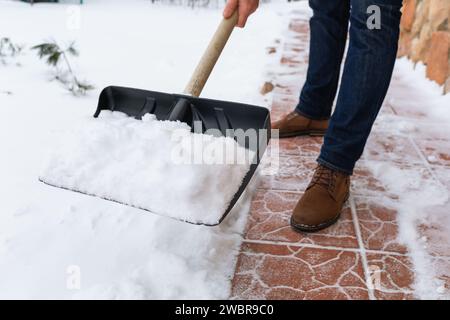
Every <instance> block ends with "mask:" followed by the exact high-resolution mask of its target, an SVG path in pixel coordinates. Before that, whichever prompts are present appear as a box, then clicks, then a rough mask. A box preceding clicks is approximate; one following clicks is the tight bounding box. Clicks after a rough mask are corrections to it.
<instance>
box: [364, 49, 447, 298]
mask: <svg viewBox="0 0 450 320" xmlns="http://www.w3.org/2000/svg"><path fill="white" fill-rule="evenodd" d="M442 92H443V90H442V87H439V86H438V85H437V84H436V83H434V82H432V81H430V80H427V79H426V77H425V67H424V66H423V65H421V64H420V63H419V64H417V65H415V66H414V64H413V63H412V62H411V61H409V60H407V59H406V58H401V59H399V60H398V61H397V63H396V68H395V71H394V78H393V81H392V85H391V88H390V93H389V94H388V97H387V98H386V104H387V105H389V106H391V107H393V109H394V110H397V112H395V113H394V114H389V113H384V114H381V115H380V116H379V118H378V119H377V123H376V124H375V128H374V131H375V132H378V133H380V132H385V133H388V134H390V135H394V136H396V137H401V138H407V141H408V142H407V143H408V144H411V145H412V146H413V147H414V149H415V150H414V154H417V155H418V157H419V161H418V162H417V163H414V162H413V161H410V160H411V159H408V156H409V155H408V153H406V154H404V155H401V154H396V155H395V156H396V157H398V158H399V159H401V158H402V156H404V157H405V158H404V159H402V160H401V162H400V163H398V162H396V161H393V159H390V158H389V156H388V155H386V159H384V160H385V161H370V160H368V161H366V165H367V166H368V168H369V169H370V170H371V171H372V174H373V176H374V177H376V178H377V179H378V180H379V181H381V182H382V183H383V185H384V187H385V188H386V190H385V194H390V196H388V197H384V201H383V202H384V205H386V207H388V208H394V209H395V210H396V211H397V221H398V227H399V230H398V232H399V234H398V240H399V242H400V243H402V244H404V245H405V246H406V247H407V248H408V254H409V255H410V257H411V261H412V264H413V269H412V270H413V271H414V278H415V280H414V294H415V296H416V297H417V298H420V299H450V290H449V288H448V287H447V285H448V283H447V284H446V283H445V282H446V280H445V278H447V277H448V276H449V274H450V271H449V270H448V269H447V270H441V269H440V267H439V265H440V264H439V263H436V261H438V260H441V259H443V260H444V261H448V257H446V256H445V255H443V256H440V255H439V254H437V252H436V251H437V250H436V247H442V248H449V247H450V217H449V214H448V213H449V208H450V190H449V188H448V186H446V185H445V183H443V181H444V180H443V179H447V178H446V177H444V176H443V175H442V174H441V175H440V174H439V173H438V172H440V169H441V167H440V165H437V163H438V159H437V158H436V157H435V156H434V155H432V156H426V155H425V154H424V153H423V150H424V148H425V149H426V148H427V146H428V145H433V144H434V143H436V144H437V145H440V146H441V147H440V148H439V150H442V149H443V148H445V147H442V146H445V145H446V143H448V138H449V137H450V122H449V120H450V109H449V107H450V94H447V95H443V94H442ZM419 145H420V147H419ZM401 148H406V147H405V146H401ZM399 150H401V149H399ZM405 151H406V150H405ZM436 152H437V151H436ZM442 156H443V157H445V155H442ZM408 162H409V163H408ZM428 229H430V230H428ZM427 232H429V236H427ZM444 251H448V250H447V249H444ZM445 265H450V264H449V263H448V262H446V263H445Z"/></svg>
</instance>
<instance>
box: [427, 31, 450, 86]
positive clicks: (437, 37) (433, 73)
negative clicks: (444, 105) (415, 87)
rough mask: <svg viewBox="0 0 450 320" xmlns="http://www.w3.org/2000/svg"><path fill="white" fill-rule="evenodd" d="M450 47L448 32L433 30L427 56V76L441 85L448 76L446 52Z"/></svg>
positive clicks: (449, 34) (447, 52)
mask: <svg viewBox="0 0 450 320" xmlns="http://www.w3.org/2000/svg"><path fill="white" fill-rule="evenodd" d="M449 49H450V33H448V32H445V31H437V32H434V33H433V35H432V37H431V47H430V50H429V52H428V56H427V78H428V79H431V80H434V81H436V82H437V83H438V84H440V85H443V84H445V81H446V80H447V78H448V76H449V63H448V54H449Z"/></svg>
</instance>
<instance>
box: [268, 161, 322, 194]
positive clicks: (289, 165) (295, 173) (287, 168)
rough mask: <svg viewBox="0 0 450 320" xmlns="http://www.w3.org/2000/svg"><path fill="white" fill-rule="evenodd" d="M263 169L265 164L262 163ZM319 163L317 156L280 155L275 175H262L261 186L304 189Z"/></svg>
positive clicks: (291, 189) (280, 188) (293, 189)
mask: <svg viewBox="0 0 450 320" xmlns="http://www.w3.org/2000/svg"><path fill="white" fill-rule="evenodd" d="M262 166H263V167H262V169H264V168H265V164H262ZM316 166H317V164H316V161H315V158H313V157H306V156H295V155H280V157H279V168H278V170H277V172H276V173H275V174H273V175H263V176H261V184H260V188H263V189H278V190H290V191H302V192H303V191H304V190H305V189H306V187H307V186H308V184H309V182H310V180H311V178H312V174H313V173H314V169H315V168H316Z"/></svg>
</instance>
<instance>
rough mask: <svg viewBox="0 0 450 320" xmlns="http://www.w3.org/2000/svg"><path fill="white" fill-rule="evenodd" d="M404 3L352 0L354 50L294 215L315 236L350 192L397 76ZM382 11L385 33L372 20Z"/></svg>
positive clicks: (334, 217) (298, 225)
mask: <svg viewBox="0 0 450 320" xmlns="http://www.w3.org/2000/svg"><path fill="white" fill-rule="evenodd" d="M401 4H402V0H351V14H350V23H351V26H350V45H349V49H348V53H347V58H346V61H345V66H344V73H343V75H342V81H341V87H340V90H339V96H338V101H337V104H336V110H335V111H334V113H333V115H332V117H331V120H330V124H329V127H328V130H327V132H326V134H325V139H324V144H323V146H322V150H321V153H320V156H319V158H318V162H319V167H318V168H317V169H316V171H315V173H314V176H313V178H312V180H311V183H310V184H309V186H308V187H307V189H306V191H305V193H304V194H303V196H302V197H301V198H300V200H299V202H298V203H297V205H296V207H295V208H294V210H293V214H292V217H291V226H292V227H293V228H294V229H295V230H297V231H300V232H305V231H306V232H313V231H318V230H321V229H324V228H326V227H328V226H330V225H332V224H334V223H335V222H336V221H337V220H338V218H339V216H340V214H341V211H342V208H343V206H344V203H345V201H346V200H347V198H348V196H349V192H350V175H351V174H352V172H353V167H354V166H355V163H356V161H357V160H358V159H359V157H360V156H361V154H362V151H363V149H364V146H365V143H366V140H367V137H368V136H369V133H370V130H371V128H372V125H373V122H374V121H375V118H376V116H377V114H378V111H379V110H380V107H381V105H382V103H383V100H384V98H385V95H386V92H387V89H388V87H389V83H390V80H391V76H392V71H393V67H394V63H395V58H396V53H397V43H398V38H399V25H400V17H401V13H400V8H401ZM373 5H377V8H375V10H378V9H379V11H380V19H381V25H380V29H370V28H369V27H368V25H367V21H368V19H369V18H370V15H371V14H373V11H371V10H369V9H373V7H371V6H373Z"/></svg>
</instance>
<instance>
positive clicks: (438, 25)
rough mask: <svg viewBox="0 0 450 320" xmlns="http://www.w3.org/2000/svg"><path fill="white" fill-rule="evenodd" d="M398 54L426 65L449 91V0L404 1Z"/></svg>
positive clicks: (431, 74) (428, 74) (429, 71)
mask: <svg viewBox="0 0 450 320" xmlns="http://www.w3.org/2000/svg"><path fill="white" fill-rule="evenodd" d="M403 4H404V5H403V17H402V22H401V36H400V48H399V56H407V57H408V58H410V59H411V60H412V61H414V62H419V61H421V62H423V63H424V64H426V66H427V77H428V78H429V79H431V80H434V81H436V82H437V83H438V84H440V85H443V86H444V90H445V92H446V93H448V92H450V27H449V24H450V22H449V21H450V0H403Z"/></svg>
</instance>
